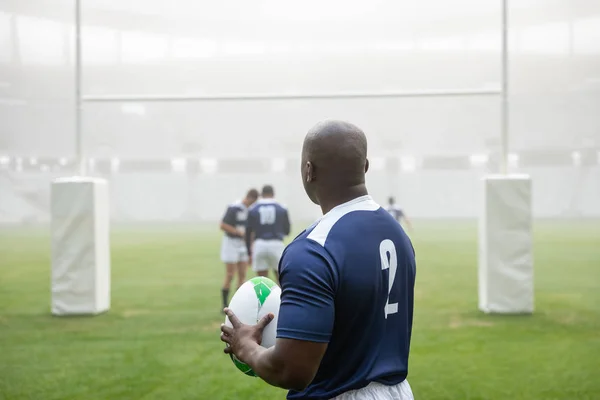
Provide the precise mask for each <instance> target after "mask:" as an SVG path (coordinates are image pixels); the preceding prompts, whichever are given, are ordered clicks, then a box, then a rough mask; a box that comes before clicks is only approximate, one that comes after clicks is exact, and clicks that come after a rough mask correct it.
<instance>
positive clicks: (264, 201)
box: [251, 199, 287, 210]
mask: <svg viewBox="0 0 600 400" xmlns="http://www.w3.org/2000/svg"><path fill="white" fill-rule="evenodd" d="M268 205H271V206H275V207H279V208H282V209H284V210H287V206H286V205H285V204H283V203H280V202H279V201H277V200H276V199H258V200H257V201H256V203H254V204H253V205H252V207H251V209H258V208H260V207H264V206H268Z"/></svg>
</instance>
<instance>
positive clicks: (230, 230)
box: [220, 189, 258, 307]
mask: <svg viewBox="0 0 600 400" xmlns="http://www.w3.org/2000/svg"><path fill="white" fill-rule="evenodd" d="M256 199H258V190H256V189H250V190H249V191H248V193H247V194H246V197H244V199H243V200H242V201H237V202H235V203H233V204H230V205H229V206H228V207H227V211H225V216H223V220H222V221H221V225H220V228H221V230H222V231H223V232H224V233H225V234H224V236H223V242H222V243H221V261H223V262H224V263H225V281H224V282H223V288H222V289H221V296H222V300H223V307H227V304H228V302H229V287H230V286H231V281H232V280H233V274H234V273H235V271H237V276H238V288H239V287H240V286H241V285H242V284H243V283H244V282H245V281H246V268H248V252H247V251H246V244H245V243H244V236H245V228H246V219H247V217H248V207H250V206H251V205H252V204H254V202H255V201H256Z"/></svg>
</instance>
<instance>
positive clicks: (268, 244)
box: [246, 185, 291, 279]
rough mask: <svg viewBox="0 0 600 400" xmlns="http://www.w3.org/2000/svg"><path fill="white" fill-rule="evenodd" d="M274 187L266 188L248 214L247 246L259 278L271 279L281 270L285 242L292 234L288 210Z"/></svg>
mask: <svg viewBox="0 0 600 400" xmlns="http://www.w3.org/2000/svg"><path fill="white" fill-rule="evenodd" d="M274 197H275V191H274V189H273V186H271V185H265V186H264V187H263V189H262V193H261V199H259V200H258V201H257V202H256V203H254V205H253V206H252V207H251V208H250V210H249V211H248V222H247V225H246V243H247V245H248V252H249V253H250V254H251V257H252V269H253V270H254V271H255V272H256V273H257V274H258V275H259V276H268V275H269V270H273V273H274V274H275V278H276V279H279V278H278V273H277V267H278V266H279V260H280V259H281V255H282V254H283V250H284V249H285V245H284V244H283V239H284V238H285V237H286V236H287V235H289V234H290V228H291V227H290V218H289V215H288V211H287V208H285V207H284V206H282V205H281V204H280V203H279V202H277V200H275V198H274Z"/></svg>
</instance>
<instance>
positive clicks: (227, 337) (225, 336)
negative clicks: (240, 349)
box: [221, 333, 231, 344]
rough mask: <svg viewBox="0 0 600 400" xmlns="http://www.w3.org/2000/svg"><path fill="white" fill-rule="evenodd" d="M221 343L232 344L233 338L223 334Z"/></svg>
mask: <svg viewBox="0 0 600 400" xmlns="http://www.w3.org/2000/svg"><path fill="white" fill-rule="evenodd" d="M221 342H225V343H227V344H231V336H228V335H226V334H224V333H221Z"/></svg>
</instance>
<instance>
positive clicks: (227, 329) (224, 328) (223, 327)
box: [221, 324, 233, 335]
mask: <svg viewBox="0 0 600 400" xmlns="http://www.w3.org/2000/svg"><path fill="white" fill-rule="evenodd" d="M221 332H223V333H224V334H226V335H231V334H232V333H233V328H232V327H230V326H227V325H225V324H221Z"/></svg>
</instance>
